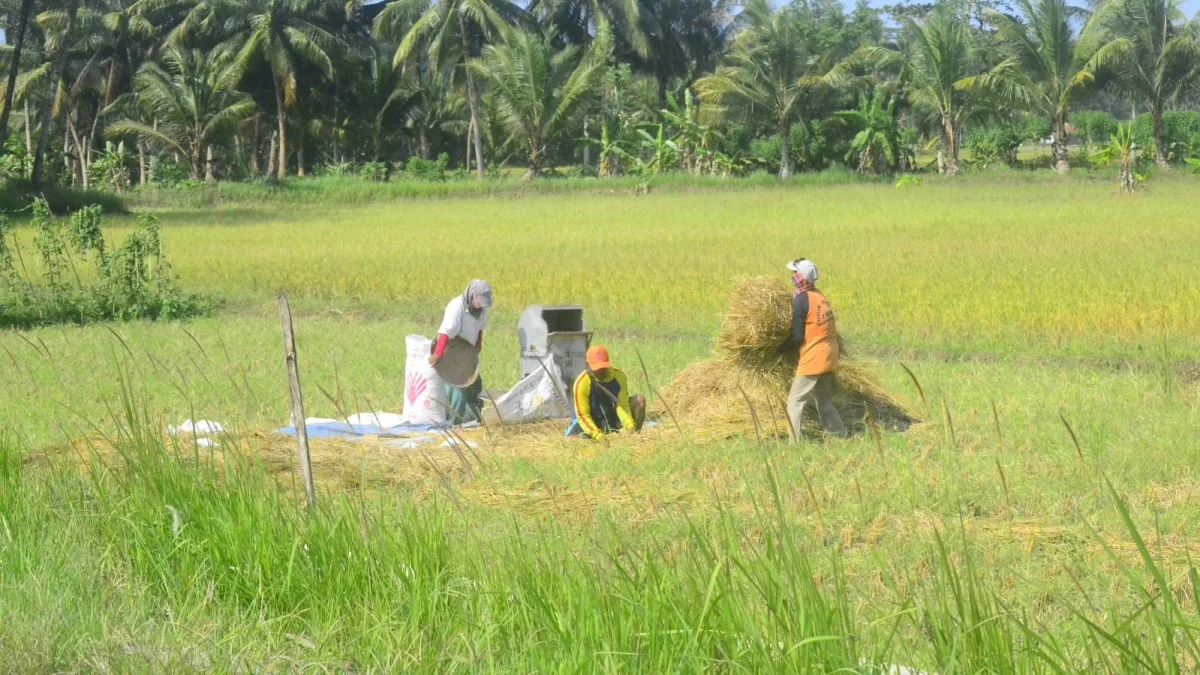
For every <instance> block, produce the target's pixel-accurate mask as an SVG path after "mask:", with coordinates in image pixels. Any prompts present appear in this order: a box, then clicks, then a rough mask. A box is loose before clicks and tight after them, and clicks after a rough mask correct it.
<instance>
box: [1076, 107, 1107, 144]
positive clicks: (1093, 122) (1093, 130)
mask: <svg viewBox="0 0 1200 675" xmlns="http://www.w3.org/2000/svg"><path fill="white" fill-rule="evenodd" d="M1071 127H1072V128H1073V129H1074V131H1075V136H1076V137H1077V138H1079V139H1082V140H1083V142H1084V143H1085V144H1086V145H1088V146H1091V147H1095V146H1098V145H1103V144H1105V143H1107V142H1108V139H1109V138H1111V137H1112V135H1113V134H1115V133H1116V132H1117V120H1116V119H1114V118H1113V116H1112V115H1109V114H1108V113H1106V112H1080V113H1075V114H1074V115H1071Z"/></svg>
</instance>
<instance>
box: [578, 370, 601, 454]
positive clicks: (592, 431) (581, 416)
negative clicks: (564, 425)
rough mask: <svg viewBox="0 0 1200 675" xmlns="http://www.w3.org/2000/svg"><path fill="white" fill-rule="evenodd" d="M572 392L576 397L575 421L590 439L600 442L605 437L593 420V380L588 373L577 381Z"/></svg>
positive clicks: (580, 375)
mask: <svg viewBox="0 0 1200 675" xmlns="http://www.w3.org/2000/svg"><path fill="white" fill-rule="evenodd" d="M572 391H573V395H574V397H575V421H577V422H579V428H580V430H582V431H583V433H584V434H585V435H586V436H587V437H588V438H592V439H596V440H599V439H600V438H602V437H603V436H604V431H602V430H601V429H600V427H598V426H596V421H595V420H593V419H592V403H591V400H592V399H591V395H592V378H591V377H590V376H589V375H588V373H587V372H586V371H585V372H583V373H580V374H579V377H578V378H576V379H575V386H574V387H573V390H572Z"/></svg>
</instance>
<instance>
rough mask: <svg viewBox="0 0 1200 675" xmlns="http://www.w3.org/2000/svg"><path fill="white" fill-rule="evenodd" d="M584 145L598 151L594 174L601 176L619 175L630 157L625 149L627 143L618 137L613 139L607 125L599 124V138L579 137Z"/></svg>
mask: <svg viewBox="0 0 1200 675" xmlns="http://www.w3.org/2000/svg"><path fill="white" fill-rule="evenodd" d="M580 142H582V143H583V144H585V145H590V146H592V147H594V148H596V149H597V150H598V151H599V155H600V156H599V157H598V158H597V159H598V161H599V164H597V166H596V174H597V175H598V176H600V177H601V178H607V177H611V176H619V175H621V174H622V173H624V171H625V165H626V163H628V162H629V161H630V159H631V155H630V154H629V151H628V150H626V149H625V148H626V146H627V145H628V143H626V142H625V141H622V140H620V139H613V138H612V137H611V136H609V134H608V125H607V124H602V125H600V138H599V139H596V138H582V139H580Z"/></svg>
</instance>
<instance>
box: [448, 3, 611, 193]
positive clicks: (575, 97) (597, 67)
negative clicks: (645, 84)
mask: <svg viewBox="0 0 1200 675" xmlns="http://www.w3.org/2000/svg"><path fill="white" fill-rule="evenodd" d="M601 33H602V35H601V36H600V37H599V38H598V39H597V40H596V41H595V42H594V43H593V45H592V48H591V49H589V50H588V51H587V52H586V53H584V52H583V50H582V49H581V48H580V47H578V46H577V45H568V46H566V47H564V48H563V49H561V50H558V51H556V50H555V49H554V46H553V38H552V36H548V35H536V34H532V33H528V32H526V31H522V30H508V31H506V35H505V37H504V41H503V42H501V43H499V44H492V45H488V46H487V47H485V48H484V49H483V54H482V56H481V57H480V59H479V60H478V61H473V62H471V64H470V67H471V69H472V70H474V71H475V73H476V74H477V75H479V76H480V77H483V78H485V79H486V80H487V82H488V84H489V85H490V87H491V92H492V94H493V95H494V96H495V97H496V99H497V104H498V112H499V115H500V122H501V123H502V124H503V126H504V129H505V130H506V131H507V132H508V133H509V134H510V137H511V138H512V139H513V140H515V141H516V142H518V143H519V144H520V145H523V146H524V148H525V151H526V158H527V159H528V162H529V170H528V172H526V174H525V178H526V179H529V178H534V177H536V176H537V175H538V173H540V172H541V169H542V162H543V161H545V159H546V150H547V147H548V145H549V143H550V141H551V140H553V139H554V138H555V137H557V136H558V135H559V133H560V132H561V131H562V130H563V128H564V127H565V126H566V124H567V123H568V122H570V121H571V120H572V119H573V118H574V115H575V113H576V112H577V111H578V110H579V109H580V108H581V107H582V106H583V104H584V103H585V102H587V100H588V98H589V94H590V93H591V92H592V90H593V88H594V87H595V85H596V83H597V81H598V80H599V77H600V76H601V75H602V74H603V70H604V62H605V59H606V58H607V56H608V50H609V40H608V38H607V36H606V35H605V34H606V33H607V28H605V27H602V29H601Z"/></svg>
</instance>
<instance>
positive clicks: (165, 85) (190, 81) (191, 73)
mask: <svg viewBox="0 0 1200 675" xmlns="http://www.w3.org/2000/svg"><path fill="white" fill-rule="evenodd" d="M164 66H165V67H164ZM237 77H238V73H237V70H236V64H235V63H234V61H233V57H232V56H231V55H230V54H229V53H221V52H217V53H215V54H208V55H205V54H203V53H201V52H200V51H199V50H195V49H183V48H179V47H171V48H169V49H168V50H167V51H166V53H165V54H164V55H163V65H161V66H160V65H158V64H156V63H147V64H145V65H143V66H142V67H141V69H140V70H139V71H138V74H137V77H136V78H135V80H134V91H135V95H136V96H137V99H138V101H137V102H138V104H139V106H140V107H142V108H143V109H145V110H146V117H148V118H149V119H153V120H154V122H155V124H153V125H151V124H147V123H146V122H145V121H143V120H141V119H123V120H119V121H117V122H114V123H113V124H111V125H109V127H108V135H109V136H111V137H119V136H124V135H126V134H136V135H137V136H139V137H141V138H142V139H144V140H146V141H150V142H158V143H161V144H162V145H164V146H166V147H168V148H170V149H172V150H175V151H177V152H179V153H180V154H181V155H183V156H184V157H187V159H188V165H189V168H190V170H191V176H192V178H193V179H194V180H199V179H200V178H202V177H203V176H204V175H205V174H206V173H208V172H207V171H206V170H205V166H206V164H208V165H211V162H212V160H213V159H214V154H215V152H214V148H215V146H216V145H217V144H218V143H219V142H220V141H221V139H222V137H223V136H224V135H225V134H227V133H229V132H230V131H231V130H233V129H234V128H235V127H236V125H237V124H239V123H240V122H243V121H244V120H246V119H249V118H250V116H251V115H253V114H254V101H253V100H251V99H250V97H249V96H248V95H246V94H243V93H241V92H237V91H234V88H233V87H234V84H235V83H236V81H237Z"/></svg>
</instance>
